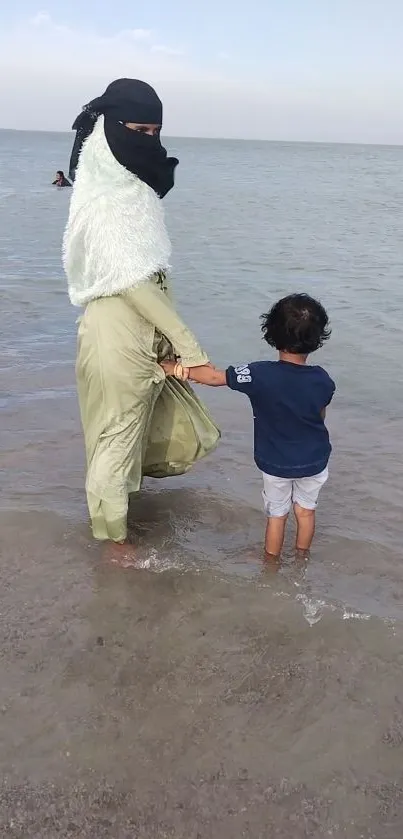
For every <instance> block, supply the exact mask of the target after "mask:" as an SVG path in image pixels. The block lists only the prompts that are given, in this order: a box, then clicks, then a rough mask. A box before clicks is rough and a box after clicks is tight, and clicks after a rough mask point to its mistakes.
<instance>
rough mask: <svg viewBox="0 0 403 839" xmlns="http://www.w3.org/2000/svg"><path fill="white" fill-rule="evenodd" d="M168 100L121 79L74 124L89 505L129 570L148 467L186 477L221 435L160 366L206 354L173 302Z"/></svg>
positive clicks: (70, 248)
mask: <svg viewBox="0 0 403 839" xmlns="http://www.w3.org/2000/svg"><path fill="white" fill-rule="evenodd" d="M161 125H162V104H161V101H160V99H159V98H158V96H157V94H156V92H155V91H154V90H153V88H152V87H150V86H149V85H147V84H145V82H141V81H136V80H134V79H119V80H117V81H114V82H112V84H110V85H109V86H108V87H107V89H106V91H105V93H104V94H103V96H101V97H99V98H98V99H94V100H93V101H92V102H90V103H89V104H88V105H87V106H85V108H84V109H83V112H82V113H81V114H80V116H79V117H78V118H77V119H76V121H75V123H74V125H73V128H74V129H75V130H76V132H77V134H76V139H75V143H74V146H73V152H72V157H71V161H70V177H71V178H72V179H73V180H74V189H73V194H72V199H71V205H70V213H69V219H68V223H67V227H66V231H65V235H64V266H65V270H66V274H67V278H68V287H69V295H70V300H71V302H72V303H73V305H76V306H85V312H84V315H83V317H82V319H81V322H80V326H79V331H78V354H77V364H76V374H77V384H78V395H79V402H80V411H81V418H82V425H83V429H84V436H85V444H86V453H87V466H88V471H87V481H86V490H87V500H88V507H89V511H90V516H91V521H92V529H93V534H94V537H95V538H96V539H100V540H108V541H109V542H111V543H113V545H114V550H113V552H112V553H113V556H114V561H118V562H120V563H121V564H123V565H127V564H128V561H129V560H130V557H131V555H132V551H131V549H129V548H128V547H127V545H128V538H127V509H128V497H129V493H131V492H137V491H138V490H139V489H140V486H141V481H142V477H143V475H144V474H148V475H153V476H155V477H164V476H167V475H175V474H181V473H183V472H186V471H187V470H188V469H189V468H190V466H191V465H192V464H193V463H194V462H195V461H196V460H198V459H199V458H200V457H202V456H204V455H205V454H207V453H208V452H209V451H211V450H212V449H213V448H214V447H215V446H216V444H217V442H218V439H219V431H218V429H217V428H216V426H215V425H214V424H213V422H212V421H211V419H210V418H209V416H208V414H207V412H206V411H205V409H204V408H203V406H202V405H201V403H200V402H199V400H198V399H197V398H196V397H195V395H194V394H193V392H192V391H191V389H190V388H189V386H188V385H186V384H184V383H180V384H179V386H178V383H177V382H175V381H174V380H172V379H167V380H165V374H164V372H163V370H162V369H161V367H160V366H159V364H158V361H159V360H162V359H164V358H174V357H175V356H179V357H181V359H182V362H183V364H184V365H186V366H187V367H193V366H196V367H197V366H199V365H203V364H206V362H208V358H207V356H206V354H205V352H203V350H202V349H201V347H200V346H199V344H198V343H197V341H196V339H195V337H194V336H193V335H192V333H191V332H190V330H189V329H187V327H186V326H185V324H184V323H183V321H182V320H181V319H180V317H179V316H178V314H177V313H176V310H175V308H174V306H173V304H172V302H171V300H170V297H169V289H168V283H167V277H166V272H167V270H168V267H169V257H170V253H171V246H170V241H169V238H168V234H167V231H166V227H165V222H164V212H163V208H162V202H161V200H160V199H161V198H163V197H164V196H165V195H166V194H167V193H168V192H169V190H170V189H171V188H172V187H173V185H174V171H175V168H176V165H177V163H178V161H177V160H176V158H173V157H168V156H167V153H166V151H165V149H164V148H163V147H162V145H161V141H160V129H161Z"/></svg>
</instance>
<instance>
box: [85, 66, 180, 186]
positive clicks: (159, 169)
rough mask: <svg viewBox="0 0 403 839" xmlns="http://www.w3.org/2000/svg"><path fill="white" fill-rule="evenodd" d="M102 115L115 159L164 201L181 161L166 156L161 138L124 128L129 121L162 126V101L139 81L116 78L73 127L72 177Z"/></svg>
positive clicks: (90, 104) (89, 105)
mask: <svg viewBox="0 0 403 839" xmlns="http://www.w3.org/2000/svg"><path fill="white" fill-rule="evenodd" d="M101 114H103V115H104V117H105V121H104V131H105V137H106V141H107V143H108V146H109V148H110V150H111V152H112V154H113V156H114V157H115V159H116V160H117V161H118V163H120V164H121V166H124V167H125V168H126V169H128V170H129V172H132V173H133V174H134V175H137V177H138V178H140V180H142V181H144V183H146V184H148V186H150V187H151V188H152V189H153V190H154V191H155V192H156V193H157V195H159V196H160V198H163V197H164V195H166V194H167V192H169V190H170V189H172V187H173V185H174V171H175V167H176V166H177V164H178V160H177V159H176V158H175V157H168V156H167V152H166V150H165V149H164V147H163V146H162V144H161V140H160V138H159V135H157V136H150V135H148V134H144V133H140V132H137V131H135V130H133V129H131V128H127V127H126V125H125V123H126V122H134V123H137V124H138V125H144V124H145V125H148V124H150V125H162V102H161V100H160V99H159V97H158V96H157V94H156V92H155V90H154V89H153V88H152V87H151V86H150V85H148V84H146V82H142V81H139V80H138V79H117V80H116V81H114V82H112V83H111V84H110V85H108V87H107V88H106V91H105V93H104V94H103V95H102V96H99V97H98V98H97V99H93V100H92V101H91V102H89V103H88V105H85V107H84V108H83V110H82V112H81V114H80V115H79V116H78V117H77V119H76V120H75V122H74V124H73V130H75V131H76V138H75V141H74V145H73V150H72V153H71V158H70V167H69V175H70V178H71V179H72V180H74V176H75V171H76V168H77V163H78V159H79V155H80V152H81V148H82V145H83V143H84V140H85V139H86V138H87V137H88V136H89V135H90V134H91V133H92V131H93V128H94V125H95V123H96V121H97V119H98V117H99V116H100V115H101Z"/></svg>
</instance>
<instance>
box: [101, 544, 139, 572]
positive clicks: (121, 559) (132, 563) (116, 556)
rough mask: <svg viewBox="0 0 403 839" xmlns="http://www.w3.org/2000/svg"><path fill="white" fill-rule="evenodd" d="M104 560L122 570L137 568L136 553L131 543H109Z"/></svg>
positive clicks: (105, 549)
mask: <svg viewBox="0 0 403 839" xmlns="http://www.w3.org/2000/svg"><path fill="white" fill-rule="evenodd" d="M104 558H105V559H106V560H107V561H108V562H111V563H112V564H113V565H119V567H120V568H136V552H135V549H134V545H131V544H130V542H107V543H106V545H105V548H104Z"/></svg>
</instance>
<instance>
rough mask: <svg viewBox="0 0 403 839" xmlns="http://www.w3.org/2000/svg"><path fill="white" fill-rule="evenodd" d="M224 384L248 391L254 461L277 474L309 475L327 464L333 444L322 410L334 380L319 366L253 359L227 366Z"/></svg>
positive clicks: (320, 470)
mask: <svg viewBox="0 0 403 839" xmlns="http://www.w3.org/2000/svg"><path fill="white" fill-rule="evenodd" d="M227 385H228V387H230V388H231V390H238V391H240V393H246V395H247V396H249V399H250V401H251V405H252V409H253V415H254V421H255V462H256V465H257V467H258V468H259V469H261V471H262V472H266V474H267V475H274V476H275V477H278V478H308V477H311V476H312V475H318V474H319V472H322V471H323V469H325V468H326V466H327V463H328V460H329V457H330V453H331V450H332V447H331V445H330V440H329V434H328V431H327V428H326V426H325V422H324V420H323V419H322V417H321V413H320V412H321V411H322V410H323V408H326V406H327V405H329V403H330V402H331V400H332V397H333V394H334V392H335V389H336V388H335V384H334V382H333V381H332V379H331V378H330V376H329V375H328V374H327V373H326V371H325V370H323V369H322V367H310V366H309V365H305V364H292V363H291V362H288V361H254V362H253V363H252V364H247V365H243V366H242V367H229V368H228V370H227Z"/></svg>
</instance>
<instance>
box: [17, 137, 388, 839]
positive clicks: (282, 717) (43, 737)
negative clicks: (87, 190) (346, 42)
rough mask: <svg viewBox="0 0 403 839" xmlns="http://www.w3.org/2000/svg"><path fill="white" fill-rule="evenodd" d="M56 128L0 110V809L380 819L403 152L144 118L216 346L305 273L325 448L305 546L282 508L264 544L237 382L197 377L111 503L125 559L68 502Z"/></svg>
mask: <svg viewBox="0 0 403 839" xmlns="http://www.w3.org/2000/svg"><path fill="white" fill-rule="evenodd" d="M70 139H71V138H70V137H68V136H64V135H57V134H54V135H52V134H30V133H26V134H25V133H18V132H0V222H1V224H0V278H1V290H2V311H1V330H0V380H1V390H0V448H1V466H2V469H1V478H0V523H1V548H0V550H1V569H2V596H1V608H0V626H1V633H2V635H1V637H2V646H1V653H0V669H1V674H2V675H1V679H0V685H1V686H0V705H1V715H0V742H2V750H1V751H2V758H1V761H2V769H3V773H2V774H3V779H4V788H3V789H2V791H1V792H0V804H2V806H1V807H0V812H1V813H2V815H1V816H0V825H1V826H2V827H3V829H4V831H5V835H10V836H11V837H21V839H22V837H23V839H26V837H31V836H35V837H36V836H38V837H39V836H40V837H41V839H47V837H49V839H50V837H52V839H54V836H55V835H56V834H55V831H56V828H57V830H58V832H59V834H61V835H62V836H66V837H67V836H80V839H82V837H86V836H87V835H88V836H89V837H90V836H91V837H92V836H93V835H97V837H98V836H111V837H112V836H113V837H114V839H116V837H118V839H120V837H126V836H128V837H129V836H130V837H132V836H135V835H141V836H142V837H145V836H147V837H148V836H171V835H174V836H175V837H180V836H182V835H183V836H186V837H187V839H189V837H193V836H195V837H196V836H201V837H203V839H204V837H210V836H212V837H215V836H217V831H218V830H220V834H221V835H223V836H225V837H232V836H234V837H235V836H251V837H252V836H253V837H258V836H262V837H263V836H265V837H266V836H267V835H269V834H270V835H271V836H273V837H274V836H281V837H283V836H284V838H285V837H289V836H293V837H296V839H298V837H305V836H310V837H312V836H314V837H316V836H317V837H323V836H337V837H338V836H340V837H351V839H358V837H365V839H370V837H372V839H374V837H376V839H378V837H379V839H381V837H382V839H395V838H396V839H398V838H399V839H400V836H401V834H402V825H403V791H402V790H403V781H402V769H401V766H402V742H403V734H402V732H403V712H402V709H401V696H402V694H403V679H402V676H401V665H402V662H401V648H402V638H403V632H402V618H403V570H402V567H403V563H402V559H403V551H402V518H403V517H402V510H403V481H402V442H401V440H402V431H403V428H402V407H401V405H402V402H401V393H402V387H403V368H402V365H401V364H400V362H399V359H400V347H401V344H402V338H403V326H402V323H401V317H400V312H401V310H402V307H403V285H402V263H403V244H402V237H401V231H400V227H401V206H402V201H403V185H402V181H401V177H400V173H401V168H402V163H403V149H402V148H387V147H360V146H337V145H334V146H330V145H314V144H312V145H310V144H286V143H283V144H282V143H273V144H272V143H241V142H224V141H223V142H216V141H200V140H194V141H193V140H192V141H191V140H180V141H179V140H178V141H174V140H172V141H170V142H169V148H170V150H172V151H173V152H175V153H177V155H178V157H179V158H180V167H179V169H178V178H177V186H176V188H175V190H174V191H173V192H172V193H171V195H170V196H169V197H168V198H167V200H166V211H167V218H168V224H169V228H170V231H171V234H172V239H173V243H174V257H173V263H174V288H175V292H176V298H177V301H178V305H179V308H180V309H181V311H182V313H183V314H184V316H185V317H186V320H187V321H188V323H189V325H191V326H192V328H193V329H194V331H195V332H196V334H197V335H198V337H199V338H200V340H201V342H202V343H203V345H204V346H205V347H206V349H207V350H208V352H209V353H210V355H211V358H212V360H213V361H214V362H216V363H217V364H228V363H236V362H239V363H241V362H244V361H250V360H255V359H259V358H264V357H265V354H266V349H265V346H264V345H263V344H262V342H261V339H260V333H259V315H260V314H261V313H262V311H264V310H265V309H267V308H268V307H269V306H270V304H271V303H272V302H273V301H274V300H275V299H276V298H277V297H279V296H280V295H282V294H284V293H287V292H289V291H292V290H296V291H308V292H311V293H313V294H315V295H317V296H319V297H320V298H321V299H322V301H323V303H324V304H325V305H326V306H327V308H328V310H329V313H330V316H331V320H332V326H333V335H332V338H331V340H330V342H329V344H328V346H327V347H326V348H325V349H324V350H323V351H321V352H320V354H318V356H317V359H318V362H319V363H321V364H322V365H323V366H325V367H326V368H327V369H328V370H329V372H330V374H331V375H332V377H333V378H334V379H335V380H336V383H337V387H338V391H337V395H336V398H335V400H334V404H333V405H332V408H331V410H330V411H329V426H330V430H331V436H332V442H333V447H334V454H333V457H332V461H331V477H330V480H329V483H328V485H327V487H326V489H325V490H324V491H323V495H322V498H321V504H320V508H319V511H318V531H317V537H316V541H315V545H314V550H313V554H312V559H311V561H310V563H309V564H308V565H306V566H303V567H298V566H296V565H295V563H294V562H293V559H292V550H291V547H292V529H291V530H290V534H289V536H288V541H287V546H286V552H285V553H286V555H285V561H284V563H283V564H282V565H281V566H280V567H279V568H277V567H268V566H265V565H263V563H262V540H263V531H264V519H263V514H262V510H261V497H260V490H261V487H260V479H259V475H258V473H257V471H256V469H255V467H254V464H253V460H252V422H251V416H250V408H249V405H248V404H247V401H246V399H245V400H244V399H243V398H242V397H241V396H239V395H236V394H231V393H229V392H228V393H227V392H226V391H221V390H220V391H219V392H218V391H212V390H207V389H205V390H203V398H204V399H205V401H206V402H207V403H208V405H209V406H210V408H211V410H212V412H213V414H214V416H215V418H216V419H217V421H218V422H219V424H220V426H221V428H222V431H223V440H222V444H221V446H220V448H219V449H218V450H217V452H216V453H215V454H214V455H213V456H211V457H210V458H208V459H206V460H205V461H204V462H203V463H202V464H200V465H199V466H198V467H197V468H195V469H194V471H193V472H192V473H191V474H190V475H188V476H186V477H184V478H180V479H175V480H171V481H166V482H151V481H150V482H148V483H147V484H146V487H145V491H144V493H142V494H141V496H140V497H139V498H138V499H135V500H134V502H133V505H132V508H131V514H130V517H131V524H132V527H133V529H134V532H135V533H136V535H137V538H138V542H139V556H140V559H141V563H142V565H143V571H141V572H139V573H138V574H137V575H135V576H134V577H133V575H132V576H130V575H127V574H122V573H119V572H116V571H115V570H113V569H108V568H106V567H104V566H103V564H102V561H101V559H100V556H99V551H98V548H97V546H96V545H93V543H92V542H91V538H90V534H89V530H88V525H87V513H86V506H85V497H84V489H83V486H84V452H83V445H82V437H81V430H80V426H79V418H78V410H77V402H76V396H75V385H74V352H75V319H76V317H77V312H76V311H75V310H73V309H72V307H71V306H70V305H69V302H68V299H67V295H66V288H65V280H64V278H63V274H62V269H61V263H60V240H61V235H62V230H63V226H64V223H65V220H66V215H67V209H68V199H69V191H68V190H65V191H58V190H55V189H53V188H52V187H51V186H50V182H51V181H52V179H53V173H54V171H55V170H56V169H58V168H60V167H61V168H66V169H67V160H68V153H69V146H70ZM155 572H157V573H155ZM100 639H101V640H100ZM1 703H2V704H1ZM101 744H102V745H101ZM133 785H134V786H135V789H136V790H137V796H136V795H135V796H134V797H133ZM73 799H74V802H76V803H73ZM18 801H19V802H20V807H19V809H18V807H17V802H18ZM46 812H49V814H48V817H47V818H48V821H47V822H46V820H45V816H44V813H46ZM55 813H56V815H55ZM1 819H3V824H2V822H1ZM218 825H219V827H218ZM136 831H137V833H136ZM192 831H193V832H192ZM268 831H269V833H268Z"/></svg>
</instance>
